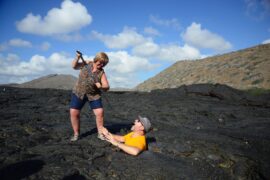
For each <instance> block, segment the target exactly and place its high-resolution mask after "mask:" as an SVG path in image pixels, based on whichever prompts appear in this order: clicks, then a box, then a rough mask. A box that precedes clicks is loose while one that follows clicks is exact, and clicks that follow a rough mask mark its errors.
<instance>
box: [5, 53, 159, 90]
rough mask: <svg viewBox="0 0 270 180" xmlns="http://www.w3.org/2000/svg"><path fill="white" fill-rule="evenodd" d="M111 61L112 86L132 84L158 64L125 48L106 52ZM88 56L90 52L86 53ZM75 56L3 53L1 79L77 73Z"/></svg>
mask: <svg viewBox="0 0 270 180" xmlns="http://www.w3.org/2000/svg"><path fill="white" fill-rule="evenodd" d="M107 54H108V56H109V58H110V63H109V64H108V65H107V66H106V67H105V72H106V74H107V77H108V79H109V81H110V85H111V87H126V88H131V87H134V86H135V85H137V84H138V83H139V82H140V79H139V74H140V73H142V72H148V71H151V70H153V69H154V68H156V67H157V66H159V65H158V64H152V63H150V61H149V60H148V59H146V58H142V57H138V56H132V55H130V54H128V53H127V52H126V51H117V52H107ZM85 57H86V58H87V59H89V57H93V56H92V55H91V56H87V55H85ZM72 60H73V57H70V56H68V55H67V54H64V53H57V52H56V53H53V54H51V55H50V56H48V57H45V56H41V55H38V54H36V55H34V56H32V57H31V58H30V60H29V61H22V60H21V59H20V57H19V56H18V55H16V54H9V55H8V56H6V57H4V56H3V55H2V54H0V65H1V68H0V79H1V80H0V83H14V82H16V83H22V82H25V81H30V80H32V79H33V78H37V77H41V76H45V75H48V74H72V75H74V76H76V77H77V76H78V73H79V71H75V70H73V69H72V68H71V61H72Z"/></svg>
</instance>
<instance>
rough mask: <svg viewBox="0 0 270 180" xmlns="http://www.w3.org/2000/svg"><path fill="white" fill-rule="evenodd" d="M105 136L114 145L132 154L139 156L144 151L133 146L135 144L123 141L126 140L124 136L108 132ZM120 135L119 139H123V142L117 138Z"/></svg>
mask: <svg viewBox="0 0 270 180" xmlns="http://www.w3.org/2000/svg"><path fill="white" fill-rule="evenodd" d="M105 137H106V140H107V141H108V142H110V143H111V144H112V145H114V146H117V147H119V148H120V149H121V150H123V151H124V152H126V153H128V154H130V155H133V156H137V155H138V154H139V153H140V152H141V151H142V150H141V149H139V148H137V147H133V146H129V145H126V144H124V143H121V142H124V137H123V136H118V135H114V134H111V133H109V132H108V133H107V134H106V135H105ZM119 137H120V139H119V140H121V142H120V141H118V140H117V139H118V138H119Z"/></svg>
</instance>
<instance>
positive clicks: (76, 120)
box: [69, 108, 80, 135]
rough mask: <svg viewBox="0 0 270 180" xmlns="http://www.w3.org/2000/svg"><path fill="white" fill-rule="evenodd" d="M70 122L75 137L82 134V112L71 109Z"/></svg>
mask: <svg viewBox="0 0 270 180" xmlns="http://www.w3.org/2000/svg"><path fill="white" fill-rule="evenodd" d="M69 111H70V121H71V125H72V128H73V132H74V135H79V134H80V110H78V109H72V108H70V110H69Z"/></svg>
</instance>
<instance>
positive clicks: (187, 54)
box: [158, 44, 202, 62]
mask: <svg viewBox="0 0 270 180" xmlns="http://www.w3.org/2000/svg"><path fill="white" fill-rule="evenodd" d="M201 56H202V55H201V54H200V51H199V50H198V49H196V48H194V47H192V46H189V45H187V44H185V45H184V46H183V47H181V46H177V45H168V46H163V47H161V48H160V51H159V54H158V57H159V58H160V59H162V60H166V61H171V62H175V61H179V60H192V59H200V58H201Z"/></svg>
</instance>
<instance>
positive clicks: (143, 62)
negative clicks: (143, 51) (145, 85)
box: [108, 51, 156, 74]
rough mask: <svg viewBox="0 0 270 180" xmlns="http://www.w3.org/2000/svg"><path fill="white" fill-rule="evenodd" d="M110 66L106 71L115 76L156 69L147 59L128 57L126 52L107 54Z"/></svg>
mask: <svg viewBox="0 0 270 180" xmlns="http://www.w3.org/2000/svg"><path fill="white" fill-rule="evenodd" d="M108 55H109V57H110V65H109V66H108V70H109V71H110V72H112V73H117V74H128V73H137V72H141V71H149V70H152V69H154V68H155V67H156V65H153V64H151V63H150V62H149V60H148V59H146V58H142V57H139V56H132V55H129V54H128V53H127V52H126V51H117V52H109V53H108Z"/></svg>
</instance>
